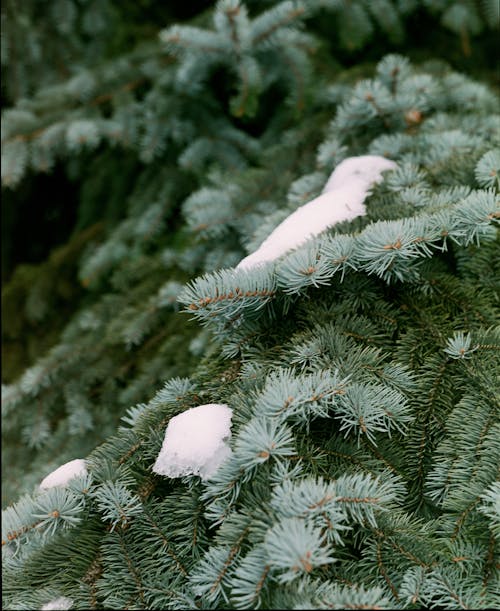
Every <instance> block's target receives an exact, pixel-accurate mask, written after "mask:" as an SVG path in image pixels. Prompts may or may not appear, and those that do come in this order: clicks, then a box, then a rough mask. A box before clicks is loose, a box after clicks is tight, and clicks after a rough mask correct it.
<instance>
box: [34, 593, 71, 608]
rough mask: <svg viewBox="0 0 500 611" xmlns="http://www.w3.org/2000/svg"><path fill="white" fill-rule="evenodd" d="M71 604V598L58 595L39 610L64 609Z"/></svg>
mask: <svg viewBox="0 0 500 611" xmlns="http://www.w3.org/2000/svg"><path fill="white" fill-rule="evenodd" d="M72 606H73V601H72V600H71V598H68V597H66V596H59V597H58V598H54V600H51V601H50V602H48V603H46V604H45V605H43V607H42V609H41V611H66V609H71V607H72Z"/></svg>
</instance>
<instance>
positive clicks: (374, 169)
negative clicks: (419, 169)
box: [323, 155, 397, 193]
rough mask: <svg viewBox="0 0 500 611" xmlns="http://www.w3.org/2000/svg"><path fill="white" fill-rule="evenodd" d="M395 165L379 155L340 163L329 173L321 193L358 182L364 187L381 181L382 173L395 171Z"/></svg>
mask: <svg viewBox="0 0 500 611" xmlns="http://www.w3.org/2000/svg"><path fill="white" fill-rule="evenodd" d="M396 168H397V164H396V163H395V162H394V161H391V160H390V159H386V158H385V157H381V156H380V155H360V156H359V157H348V158H347V159H344V161H341V162H340V163H339V165H338V166H337V167H336V168H335V170H334V171H333V172H332V173H331V175H330V178H329V179H328V181H327V183H326V185H325V187H324V189H323V193H327V192H328V191H332V190H333V189H339V188H340V187H343V186H345V185H346V184H348V183H351V184H352V183H353V182H360V183H363V184H364V185H365V186H366V187H369V186H371V185H373V184H374V183H376V182H380V181H381V180H382V172H385V171H386V170H395V169H396Z"/></svg>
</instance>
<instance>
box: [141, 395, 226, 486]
mask: <svg viewBox="0 0 500 611" xmlns="http://www.w3.org/2000/svg"><path fill="white" fill-rule="evenodd" d="M232 415H233V410H232V409H231V408H230V407H229V406H227V405H225V404H219V403H209V404H206V405H199V406H198V407H192V408H191V409H188V410H186V411H185V412H183V413H182V414H178V415H177V416H174V417H173V418H172V419H171V420H170V421H169V423H168V426H167V429H166V431H165V438H164V440H163V445H162V447H161V450H160V453H159V454H158V457H157V459H156V462H155V464H154V466H153V471H154V472H155V473H159V474H160V475H166V476H167V477H184V476H185V475H199V476H200V477H201V479H208V478H210V477H211V476H212V475H213V474H214V473H215V472H216V471H217V469H218V468H219V466H220V465H221V464H222V463H223V462H224V461H225V460H226V458H228V457H229V455H230V454H231V448H230V447H229V446H228V445H227V444H226V440H228V439H229V438H230V437H231V418H232Z"/></svg>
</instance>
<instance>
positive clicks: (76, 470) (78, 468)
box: [40, 458, 87, 490]
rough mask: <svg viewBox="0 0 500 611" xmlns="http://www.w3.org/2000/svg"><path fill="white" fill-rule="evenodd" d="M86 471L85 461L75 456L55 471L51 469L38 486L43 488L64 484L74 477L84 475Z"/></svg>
mask: <svg viewBox="0 0 500 611" xmlns="http://www.w3.org/2000/svg"><path fill="white" fill-rule="evenodd" d="M86 473H87V467H86V465H85V461H84V460H83V459H82V458H75V460H70V461H69V462H67V463H64V465H61V466H60V467H58V468H57V469H56V470H55V471H52V473H49V475H47V477H46V478H45V479H43V480H42V483H41V484H40V488H41V489H42V490H44V489H46V488H54V486H65V485H66V484H67V483H68V482H69V481H70V480H71V479H73V478H74V477H78V476H79V475H85V474H86Z"/></svg>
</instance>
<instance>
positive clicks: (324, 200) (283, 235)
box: [236, 155, 397, 269]
mask: <svg viewBox="0 0 500 611" xmlns="http://www.w3.org/2000/svg"><path fill="white" fill-rule="evenodd" d="M396 167H397V165H396V163H395V162H394V161H391V160H390V159H386V158H385V157H381V156H379V155H361V156H359V157H349V158H348V159H345V160H344V161H342V162H341V163H339V165H338V166H337V167H336V168H335V170H334V171H333V172H332V174H331V176H330V178H329V179H328V181H327V183H326V185H325V187H324V189H323V192H322V194H321V195H320V196H319V197H316V198H315V199H313V200H312V201H310V202H308V203H307V204H304V205H303V206H301V207H300V208H297V210H295V212H293V213H292V214H290V216H288V217H287V218H286V219H285V220H284V221H283V222H282V223H281V224H280V225H278V227H276V229H275V230H274V231H273V232H272V233H271V235H270V236H269V237H268V238H266V239H265V240H264V242H263V243H262V244H261V245H260V247H259V248H258V249H257V250H256V251H255V252H253V253H252V254H250V255H248V256H247V257H245V258H244V259H242V260H241V261H240V262H239V263H238V265H237V266H236V269H249V268H252V267H255V266H257V265H260V264H262V263H266V262H268V261H273V260H274V259H277V258H278V257H280V256H281V255H284V254H285V253H286V252H288V251H289V250H291V249H293V248H296V247H297V246H300V245H301V244H303V243H304V242H305V241H307V240H308V239H309V238H311V237H313V236H316V235H318V234H320V233H321V232H322V231H324V230H325V229H327V228H328V227H331V226H332V225H335V224H336V223H339V222H341V221H346V220H351V219H353V218H355V217H357V216H362V215H363V214H365V212H366V208H365V205H364V201H365V199H366V197H367V195H368V194H369V191H370V188H371V187H372V186H373V185H374V184H375V183H378V182H380V181H381V180H382V178H383V176H382V172H385V171H386V170H393V169H395V168H396Z"/></svg>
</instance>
